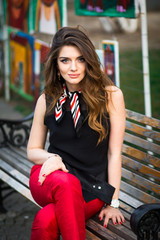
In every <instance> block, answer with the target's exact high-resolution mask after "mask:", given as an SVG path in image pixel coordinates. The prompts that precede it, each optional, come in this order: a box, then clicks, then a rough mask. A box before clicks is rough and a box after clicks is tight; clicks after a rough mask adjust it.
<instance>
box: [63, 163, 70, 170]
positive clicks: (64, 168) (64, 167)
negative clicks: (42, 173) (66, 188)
mask: <svg viewBox="0 0 160 240" xmlns="http://www.w3.org/2000/svg"><path fill="white" fill-rule="evenodd" d="M61 170H62V171H63V172H69V170H68V169H67V168H66V166H65V165H64V163H62V168H61Z"/></svg>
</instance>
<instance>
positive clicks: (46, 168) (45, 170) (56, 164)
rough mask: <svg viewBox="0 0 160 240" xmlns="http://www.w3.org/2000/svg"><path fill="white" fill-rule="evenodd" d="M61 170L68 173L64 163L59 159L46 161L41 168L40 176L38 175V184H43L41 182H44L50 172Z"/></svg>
mask: <svg viewBox="0 0 160 240" xmlns="http://www.w3.org/2000/svg"><path fill="white" fill-rule="evenodd" d="M59 169H60V170H62V171H64V172H69V171H68V169H67V168H66V166H65V165H64V163H63V162H62V160H61V159H58V158H57V159H53V160H52V161H51V160H47V161H46V162H45V163H44V164H43V165H42V168H41V171H40V174H39V183H40V185H42V184H43V182H44V181H45V179H46V177H47V176H48V175H49V174H51V173H52V172H54V171H56V170H59Z"/></svg>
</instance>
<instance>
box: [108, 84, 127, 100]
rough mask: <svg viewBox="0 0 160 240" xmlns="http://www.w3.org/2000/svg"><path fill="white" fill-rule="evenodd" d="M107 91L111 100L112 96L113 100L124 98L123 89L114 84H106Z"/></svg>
mask: <svg viewBox="0 0 160 240" xmlns="http://www.w3.org/2000/svg"><path fill="white" fill-rule="evenodd" d="M106 92H107V96H108V100H110V99H111V98H112V100H114V99H122V98H123V92H122V90H121V89H120V88H118V87H116V86H114V85H113V86H106Z"/></svg>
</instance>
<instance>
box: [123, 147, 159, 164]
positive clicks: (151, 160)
mask: <svg viewBox="0 0 160 240" xmlns="http://www.w3.org/2000/svg"><path fill="white" fill-rule="evenodd" d="M123 154H127V155H128V156H131V157H132V158H134V159H139V160H141V161H144V162H146V163H148V164H151V165H152V166H154V167H157V168H159V167H160V159H159V158H157V157H155V156H153V155H150V154H148V153H146V152H143V151H141V150H139V149H136V148H134V147H131V146H128V145H126V144H125V143H124V144H123V146H122V155H123Z"/></svg>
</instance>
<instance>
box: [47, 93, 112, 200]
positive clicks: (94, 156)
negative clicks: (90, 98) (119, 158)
mask: <svg viewBox="0 0 160 240" xmlns="http://www.w3.org/2000/svg"><path fill="white" fill-rule="evenodd" d="M46 99H47V97H46ZM79 102H80V109H81V114H82V115H83V118H84V121H83V123H82V125H81V128H80V129H79V132H78V133H76V131H75V129H74V125H73V120H72V116H71V111H70V102H69V98H67V100H66V102H65V103H64V105H63V113H64V114H63V118H62V119H61V121H60V122H56V120H55V113H54V109H53V110H52V111H51V112H50V113H47V111H46V115H45V119H44V124H45V125H46V126H47V127H48V129H49V132H50V136H49V143H50V145H49V148H48V152H51V153H56V154H58V155H60V156H61V158H62V159H63V162H64V164H65V165H66V168H67V169H68V170H69V173H71V174H73V175H75V176H76V177H77V178H78V179H79V180H80V182H81V186H82V192H83V197H84V199H85V201H86V202H88V201H91V200H93V199H95V198H99V199H101V200H103V201H104V202H106V203H108V204H110V202H111V200H112V196H113V193H114V190H115V189H114V187H113V186H111V185H109V184H108V183H107V172H108V169H107V166H108V160H107V153H108V139H109V137H107V138H106V139H105V140H103V141H102V142H100V144H98V145H97V141H98V138H99V134H98V133H97V132H96V131H94V130H93V129H91V128H90V127H89V125H88V119H87V109H86V104H85V103H84V101H83V98H82V96H80V97H79ZM48 104H49V102H48V100H46V106H47V109H48ZM107 126H108V127H109V121H108V124H107ZM108 135H109V134H108Z"/></svg>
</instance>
